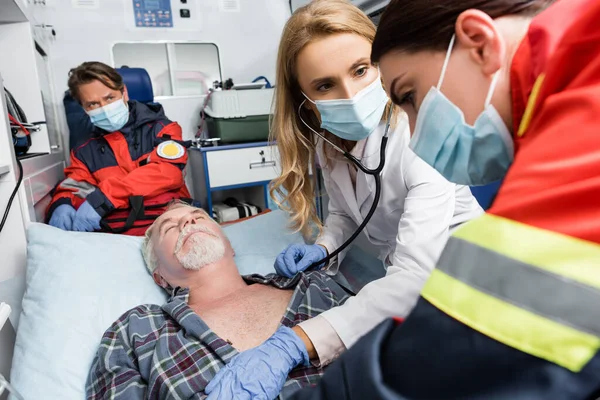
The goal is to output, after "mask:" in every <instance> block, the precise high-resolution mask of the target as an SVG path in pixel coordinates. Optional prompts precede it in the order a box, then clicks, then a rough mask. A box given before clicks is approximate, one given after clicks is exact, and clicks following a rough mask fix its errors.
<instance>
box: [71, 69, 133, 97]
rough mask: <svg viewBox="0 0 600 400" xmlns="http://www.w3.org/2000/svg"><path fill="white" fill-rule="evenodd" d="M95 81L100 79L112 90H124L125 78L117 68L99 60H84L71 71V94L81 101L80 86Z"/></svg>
mask: <svg viewBox="0 0 600 400" xmlns="http://www.w3.org/2000/svg"><path fill="white" fill-rule="evenodd" d="M93 81H100V82H102V84H103V85H104V86H107V87H109V88H111V89H112V90H119V91H121V92H123V88H124V87H125V85H124V84H123V78H122V77H121V75H119V73H118V72H117V70H116V69H114V68H113V67H110V66H108V65H106V64H104V63H101V62H98V61H88V62H84V63H83V64H81V65H80V66H78V67H76V68H72V69H71V70H70V71H69V83H68V85H69V91H70V92H71V96H73V98H75V99H77V101H79V102H80V103H81V99H80V98H79V86H81V85H85V84H86V83H90V82H93Z"/></svg>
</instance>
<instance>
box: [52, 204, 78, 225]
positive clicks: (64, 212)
mask: <svg viewBox="0 0 600 400" xmlns="http://www.w3.org/2000/svg"><path fill="white" fill-rule="evenodd" d="M76 212H77V211H75V209H74V208H73V206H71V205H70V204H62V205H60V206H58V207H56V209H54V212H53V213H52V216H51V217H50V221H49V222H48V224H50V225H52V226H54V227H56V228H59V229H62V230H63V231H70V230H71V229H73V219H74V218H75V213H76Z"/></svg>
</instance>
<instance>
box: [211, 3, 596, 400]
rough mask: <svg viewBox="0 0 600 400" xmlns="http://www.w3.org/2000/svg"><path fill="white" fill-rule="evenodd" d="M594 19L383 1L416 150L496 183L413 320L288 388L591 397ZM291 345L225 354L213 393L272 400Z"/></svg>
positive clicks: (392, 79)
mask: <svg viewBox="0 0 600 400" xmlns="http://www.w3.org/2000/svg"><path fill="white" fill-rule="evenodd" d="M598 21H600V2H598V1H597V0H558V1H550V0H487V1H481V0H461V1H447V0H430V1H423V0H393V1H392V2H391V3H390V4H389V5H388V7H387V8H386V10H385V12H384V13H383V15H382V17H381V20H380V23H379V26H378V30H377V34H376V36H375V40H374V41H373V48H372V53H371V59H372V61H373V62H375V63H379V66H380V70H381V74H382V76H383V80H384V84H385V85H384V86H385V87H386V88H387V90H388V91H389V95H390V98H391V99H392V100H393V101H394V102H395V103H396V104H398V105H400V106H401V107H402V108H403V109H404V111H405V112H406V113H407V115H408V118H409V121H410V126H411V130H412V138H411V144H410V146H411V148H412V149H413V151H414V152H415V153H416V154H417V155H418V156H419V157H421V158H422V159H423V160H425V161H426V162H427V163H429V164H430V165H431V166H433V167H434V168H435V169H436V170H437V171H438V172H440V173H441V174H442V175H443V176H445V177H446V178H447V179H448V180H450V181H453V182H455V183H459V184H469V185H481V184H485V183H488V182H492V181H495V180H498V179H500V178H503V177H504V181H503V183H502V186H501V188H500V191H499V193H498V195H497V197H496V199H495V201H494V203H493V204H492V207H491V208H490V209H489V211H488V213H487V214H485V215H484V216H482V217H479V218H476V219H474V220H472V221H471V222H468V223H466V224H464V225H462V226H461V227H460V228H458V229H457V230H456V231H455V232H454V234H453V235H452V236H451V237H450V239H449V241H448V243H447V245H446V247H445V249H444V251H443V252H442V255H441V257H440V258H439V260H438V262H437V267H436V269H434V271H433V272H432V274H431V276H430V278H429V279H428V281H427V282H426V284H425V286H424V288H423V290H422V292H421V298H420V299H419V301H418V302H417V304H416V306H415V308H414V309H413V310H412V312H411V313H410V314H409V315H408V317H407V318H406V320H405V321H404V322H401V321H397V322H395V321H392V320H391V319H390V320H388V321H385V322H383V323H382V324H380V325H379V326H378V327H376V328H375V329H374V330H372V331H371V332H370V333H368V334H366V335H365V336H364V337H363V338H362V339H361V340H359V341H358V342H357V343H356V344H354V346H352V347H351V348H350V349H348V351H347V352H346V353H345V354H343V355H342V356H341V357H340V358H339V359H338V360H337V361H336V362H334V363H333V364H332V365H331V366H330V367H329V369H328V370H327V372H326V373H325V376H324V377H323V379H322V380H321V381H320V383H319V384H318V385H317V387H316V388H307V389H303V390H302V391H300V392H298V393H297V394H296V395H295V397H294V399H301V400H304V399H319V400H320V399H336V400H337V399H340V400H343V399H369V400H375V399H389V400H391V399H470V400H490V399H510V400H525V399H527V400H529V399H560V400H567V399H597V398H598V397H599V395H600V354H599V352H598V351H599V349H600V173H599V171H600V57H599V54H600V24H599V23H598ZM300 339H303V340H302V341H298V340H294V341H292V340H290V342H289V345H287V346H282V347H281V348H280V349H279V350H278V351H276V352H271V351H267V349H263V348H261V346H259V347H257V348H256V349H253V350H250V351H251V352H253V353H254V355H255V357H254V358H253V359H252V360H251V361H250V362H248V361H247V358H246V359H243V358H240V361H242V362H237V360H236V359H234V360H232V361H231V362H230V363H229V364H228V366H227V367H226V368H225V369H223V370H222V371H221V372H220V374H219V376H218V377H216V378H215V379H214V380H213V381H212V382H211V385H210V387H208V388H207V390H208V392H210V394H209V398H210V399H211V400H212V399H213V398H214V399H217V398H219V394H220V393H229V392H232V391H233V392H234V393H236V395H237V396H236V399H240V400H241V399H249V398H250V397H249V396H248V395H247V390H246V388H247V387H248V385H249V384H253V386H252V388H253V389H256V388H259V389H261V390H262V391H259V392H258V393H255V394H256V395H257V397H258V396H259V395H263V394H264V397H265V398H271V397H272V396H271V394H272V393H273V392H276V391H277V389H276V388H275V389H274V390H273V392H269V390H270V388H269V387H267V386H266V385H263V387H264V389H262V388H261V387H259V386H258V384H261V382H264V381H265V380H266V379H267V378H268V379H269V380H268V381H267V382H271V381H274V380H276V376H277V374H278V373H280V372H279V371H278V370H275V369H271V368H270V361H271V360H276V359H283V356H284V355H285V354H295V352H296V351H297V350H296V348H297V347H298V345H299V343H302V344H304V346H305V348H307V349H308V350H310V348H311V344H310V343H309V342H307V341H306V338H300ZM293 365H294V364H291V366H293ZM248 371H252V372H251V373H249V372H248ZM257 382H258V384H257ZM213 394H214V396H213Z"/></svg>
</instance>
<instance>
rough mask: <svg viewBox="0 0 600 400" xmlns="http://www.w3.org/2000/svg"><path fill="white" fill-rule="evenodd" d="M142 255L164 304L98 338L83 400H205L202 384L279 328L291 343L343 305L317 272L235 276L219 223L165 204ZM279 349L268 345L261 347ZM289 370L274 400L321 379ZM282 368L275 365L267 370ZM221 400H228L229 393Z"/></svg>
mask: <svg viewBox="0 0 600 400" xmlns="http://www.w3.org/2000/svg"><path fill="white" fill-rule="evenodd" d="M143 255H144V259H145V260H146V264H147V267H148V270H149V271H150V273H151V275H152V277H153V278H154V281H155V282H156V284H157V285H159V286H161V287H162V288H164V289H165V290H166V291H167V292H168V293H169V295H170V297H169V299H168V300H167V302H166V303H165V304H163V305H162V306H159V305H142V306H139V307H136V308H134V309H132V310H130V311H128V312H127V313H125V314H124V315H123V316H121V317H120V318H119V319H118V320H117V321H116V322H115V323H114V324H113V325H112V326H111V327H110V328H109V329H108V330H107V331H106V333H105V334H104V336H103V337H102V340H101V343H100V347H99V348H98V353H97V355H96V357H95V359H94V361H93V364H92V367H91V370H90V374H89V377H88V381H87V385H86V386H87V389H86V391H87V398H88V399H91V400H99V399H117V400H119V399H127V400H132V399H140V400H141V399H157V400H158V399H161V400H162V399H192V398H193V399H203V398H205V397H206V395H205V393H204V389H205V387H206V385H207V384H208V382H210V380H211V379H212V378H213V377H214V376H215V374H216V373H217V372H218V371H219V370H220V369H221V368H223V366H224V365H225V364H226V363H228V362H229V361H230V360H231V359H232V358H234V357H236V356H237V355H238V354H240V353H239V352H241V351H243V350H246V349H249V348H252V347H255V346H257V345H259V344H260V343H262V342H264V341H265V340H267V339H268V338H269V336H271V335H272V334H273V332H275V330H277V329H278V328H279V329H283V330H284V331H285V332H286V333H287V335H295V334H294V333H293V332H292V329H291V327H292V326H294V325H296V324H298V323H300V322H301V321H305V320H307V319H309V318H312V317H315V316H316V315H318V314H319V313H321V312H323V311H325V310H328V309H330V308H332V307H335V306H338V305H340V304H342V303H343V302H344V301H345V300H346V299H347V298H348V296H347V295H346V293H345V292H344V290H343V289H342V288H341V287H340V286H338V284H337V283H335V281H333V279H331V278H330V277H329V276H328V275H326V274H325V273H323V272H320V271H315V272H309V273H306V274H304V273H301V274H299V275H296V276H295V277H294V278H284V277H280V276H278V275H275V274H272V275H268V276H266V277H262V276H259V275H250V276H244V277H242V276H240V273H239V272H238V269H237V266H236V263H235V260H234V251H233V248H232V247H231V244H230V242H229V240H228V239H227V236H226V235H225V233H224V232H223V231H222V230H221V228H220V226H219V224H217V223H216V222H215V221H213V220H212V219H211V218H209V217H208V215H207V214H206V213H205V212H204V210H202V209H199V208H195V207H191V206H188V205H186V204H181V203H174V204H171V205H170V206H169V207H168V210H167V211H166V212H165V213H164V214H163V215H162V216H160V217H159V218H158V219H157V220H156V222H155V223H154V225H152V227H150V228H149V229H148V230H147V232H146V239H145V242H144V245H143ZM280 345H281V340H267V346H270V347H273V348H277V347H279V346H280ZM298 354H300V353H298ZM294 362H296V363H297V365H298V367H297V368H295V369H294V370H293V371H291V373H289V376H288V371H286V373H285V375H282V377H281V381H280V382H276V383H275V384H277V385H278V386H279V387H280V388H282V390H281V393H279V392H278V393H276V394H275V396H278V395H279V396H280V398H281V399H285V398H288V396H289V395H290V394H291V393H293V392H295V391H297V390H298V389H300V388H301V387H304V386H309V385H314V384H315V383H316V382H318V380H319V379H320V377H321V375H322V373H323V369H322V368H320V367H314V366H312V365H311V364H309V362H308V358H305V359H302V360H300V359H296V360H294ZM285 365H287V360H277V361H275V362H274V363H273V364H272V368H276V369H277V368H281V366H285ZM264 383H265V384H267V382H264ZM269 384H271V383H269ZM275 396H274V397H275ZM221 398H222V399H223V400H233V399H236V397H235V396H233V395H231V394H228V393H224V394H223V396H222V397H221Z"/></svg>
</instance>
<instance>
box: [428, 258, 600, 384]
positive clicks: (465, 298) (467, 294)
mask: <svg viewBox="0 0 600 400" xmlns="http://www.w3.org/2000/svg"><path fill="white" fill-rule="evenodd" d="M421 295H422V296H423V297H424V298H425V299H426V300H427V301H429V302H430V303H432V304H433V305H434V306H435V307H437V308H438V309H440V310H441V311H443V312H444V313H446V314H448V315H449V316H450V317H452V318H455V319H457V320H458V321H460V322H462V323H464V324H466V325H468V326H470V327H471V328H473V329H475V330H477V331H479V332H481V333H483V334H484V335H486V336H488V337H490V338H492V339H495V340H497V341H499V342H501V343H504V344H506V345H508V346H510V347H512V348H515V349H517V350H520V351H522V352H524V353H527V354H530V355H532V356H535V357H538V358H542V359H544V360H547V361H550V362H552V363H555V364H557V365H560V366H562V367H564V368H567V369H569V370H570V371H573V372H579V371H581V369H582V368H583V367H584V366H585V365H586V364H587V363H588V362H589V360H590V359H591V358H592V357H593V356H594V354H595V353H596V352H597V351H598V349H599V348H600V338H598V337H596V336H594V335H590V334H587V333H583V332H580V331H578V330H576V329H573V328H571V327H568V326H566V325H562V324H560V323H558V322H554V321H552V320H549V319H546V318H544V317H541V316H539V315H537V314H534V313H531V312H529V311H527V310H524V309H521V308H519V307H517V306H514V305H512V304H510V303H506V302H504V301H502V300H499V299H497V298H495V297H493V296H490V295H487V294H485V293H483V292H480V291H478V290H476V289H474V288H472V287H470V286H468V285H466V284H464V283H462V282H461V281H459V280H456V279H454V278H452V277H451V276H449V275H447V274H445V273H444V272H442V271H440V270H437V269H436V270H434V271H433V273H432V274H431V277H430V278H429V280H428V281H427V283H426V285H425V287H424V289H423V291H422V293H421Z"/></svg>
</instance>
